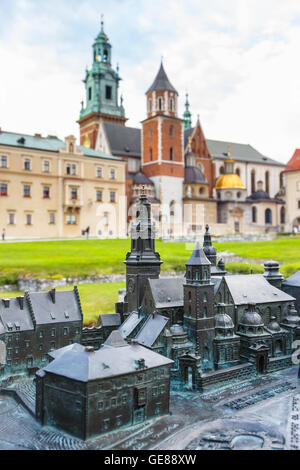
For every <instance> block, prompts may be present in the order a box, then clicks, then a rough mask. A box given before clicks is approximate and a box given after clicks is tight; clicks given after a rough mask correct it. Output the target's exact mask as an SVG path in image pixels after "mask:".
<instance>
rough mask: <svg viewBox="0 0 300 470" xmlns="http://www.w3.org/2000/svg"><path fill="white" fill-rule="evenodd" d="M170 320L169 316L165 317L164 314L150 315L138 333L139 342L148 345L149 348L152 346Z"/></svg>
mask: <svg viewBox="0 0 300 470" xmlns="http://www.w3.org/2000/svg"><path fill="white" fill-rule="evenodd" d="M168 321H169V319H168V318H167V317H163V316H162V315H158V314H154V315H149V316H148V318H147V320H146V322H145V323H144V325H143V326H142V328H141V330H140V331H139V333H138V334H137V335H136V337H135V339H136V341H138V342H139V344H142V345H143V346H146V347H147V348H151V347H152V346H153V344H154V343H155V341H156V340H157V338H158V337H159V335H160V334H161V332H162V331H163V329H164V328H165V326H166V324H167V323H168Z"/></svg>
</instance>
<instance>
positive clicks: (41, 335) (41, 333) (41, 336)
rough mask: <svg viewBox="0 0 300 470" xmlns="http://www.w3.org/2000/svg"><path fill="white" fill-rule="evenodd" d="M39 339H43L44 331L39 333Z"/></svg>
mask: <svg viewBox="0 0 300 470" xmlns="http://www.w3.org/2000/svg"><path fill="white" fill-rule="evenodd" d="M40 338H44V331H43V330H41V331H40Z"/></svg>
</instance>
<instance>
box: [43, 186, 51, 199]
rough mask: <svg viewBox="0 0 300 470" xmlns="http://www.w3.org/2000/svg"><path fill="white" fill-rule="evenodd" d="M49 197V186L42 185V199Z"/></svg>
mask: <svg viewBox="0 0 300 470" xmlns="http://www.w3.org/2000/svg"><path fill="white" fill-rule="evenodd" d="M49 197H50V188H49V186H44V187H43V198H44V199H49Z"/></svg>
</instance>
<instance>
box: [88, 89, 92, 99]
mask: <svg viewBox="0 0 300 470" xmlns="http://www.w3.org/2000/svg"><path fill="white" fill-rule="evenodd" d="M88 93H89V101H90V100H91V99H92V87H89V92H88Z"/></svg>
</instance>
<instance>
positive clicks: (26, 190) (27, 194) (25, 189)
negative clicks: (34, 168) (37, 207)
mask: <svg viewBox="0 0 300 470" xmlns="http://www.w3.org/2000/svg"><path fill="white" fill-rule="evenodd" d="M23 196H24V197H30V186H29V185H28V184H25V185H24V186H23Z"/></svg>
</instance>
